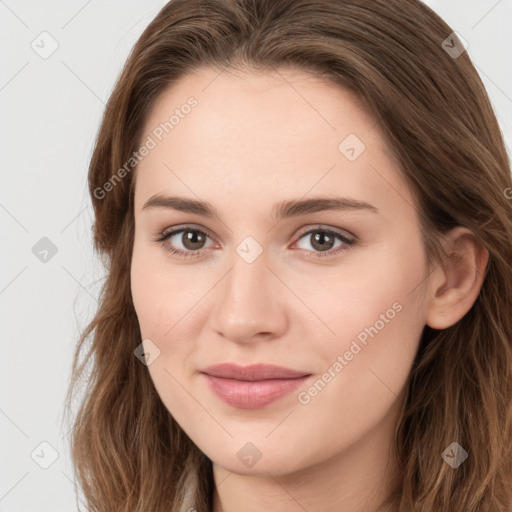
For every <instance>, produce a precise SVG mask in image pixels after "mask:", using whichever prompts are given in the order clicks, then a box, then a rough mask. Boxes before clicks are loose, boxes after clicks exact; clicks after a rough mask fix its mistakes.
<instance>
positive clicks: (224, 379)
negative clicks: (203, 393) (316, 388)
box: [200, 363, 311, 409]
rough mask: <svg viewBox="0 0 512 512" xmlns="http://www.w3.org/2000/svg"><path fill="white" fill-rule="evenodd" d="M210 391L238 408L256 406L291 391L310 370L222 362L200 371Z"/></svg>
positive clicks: (274, 399) (263, 405)
mask: <svg viewBox="0 0 512 512" xmlns="http://www.w3.org/2000/svg"><path fill="white" fill-rule="evenodd" d="M200 373H201V375H203V377H204V378H205V379H206V382H207V384H208V386H209V388H210V390H211V391H212V392H213V393H214V394H215V395H216V396H217V397H218V398H220V399H221V400H223V401H224V402H225V403H227V404H229V405H231V406H233V407H236V408H238V409H259V408H262V407H265V406H266V405H268V404H270V403H272V402H274V401H276V400H278V399H280V398H282V397H284V396H285V395H287V394H289V393H291V392H292V391H294V390H295V389H297V388H298V387H299V386H301V385H302V384H304V382H306V380H307V379H308V378H309V377H311V373H307V372H303V371H297V370H292V369H290V368H285V367H281V366H274V365H267V364H256V365H251V366H239V365H236V364H233V363H223V364H219V365H215V366H210V367H208V368H205V369H204V370H202V371H201V372H200Z"/></svg>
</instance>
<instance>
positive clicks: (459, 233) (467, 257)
mask: <svg viewBox="0 0 512 512" xmlns="http://www.w3.org/2000/svg"><path fill="white" fill-rule="evenodd" d="M443 246H444V250H445V256H444V257H443V260H444V269H443V268H441V267H438V268H436V270H435V271H434V272H433V273H432V275H431V280H430V281H431V286H430V295H429V297H428V306H427V311H426V319H425V323H426V324H427V325H428V326H429V327H432V328H433V329H446V328H447V327H450V326H452V325H454V324H455V323H457V322H458V321H459V320H460V319H461V318H462V317H463V316H464V315H465V314H466V313H467V312H468V311H469V310H470V309H471V306H472V305H473V304H474V302H475V300H476V298H477V297H478V294H479V293H480V289H481V287H482V283H483V280H484V277H485V269H486V266H487V262H488V259H489V252H488V250H487V249H486V248H485V246H484V245H483V243H482V242H481V241H480V239H479V238H478V237H477V236H475V235H474V234H473V233H472V232H471V231H470V230H468V229H466V228H463V227H457V228H454V229H453V230H452V231H450V232H449V233H448V235H447V236H446V238H445V240H444V243H443Z"/></svg>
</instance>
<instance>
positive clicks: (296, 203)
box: [142, 194, 379, 222]
mask: <svg viewBox="0 0 512 512" xmlns="http://www.w3.org/2000/svg"><path fill="white" fill-rule="evenodd" d="M153 208H170V209H173V210H177V211H180V212H186V213H193V214H196V215H202V216H204V217H208V218H213V217H217V218H220V216H219V215H218V212H217V210H216V209H215V207H214V206H213V205H212V204H210V203H208V202H206V201H199V200H197V199H191V198H186V197H177V196H164V195H162V194H155V195H153V196H151V197H150V198H149V199H148V200H147V201H146V202H145V204H144V206H143V207H142V210H146V209H153ZM328 210H337V211H350V210H361V211H369V212H372V213H375V214H379V210H378V208H376V207H375V206H373V205H372V204H370V203H367V202H366V201H359V200H357V199H351V198H347V197H313V198H309V199H291V200H286V201H281V202H279V203H277V204H275V205H274V207H273V208H272V212H271V215H270V219H271V220H272V222H279V221H281V220H283V219H286V218H290V217H297V216H299V215H306V214H308V213H316V212H321V211H328Z"/></svg>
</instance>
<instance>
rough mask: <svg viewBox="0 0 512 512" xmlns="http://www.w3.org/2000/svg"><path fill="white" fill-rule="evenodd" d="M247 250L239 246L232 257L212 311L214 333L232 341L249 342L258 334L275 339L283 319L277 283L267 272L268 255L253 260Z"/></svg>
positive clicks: (263, 253) (270, 272)
mask: <svg viewBox="0 0 512 512" xmlns="http://www.w3.org/2000/svg"><path fill="white" fill-rule="evenodd" d="M246 249H247V246H245V245H244V244H243V243H242V244H240V246H239V247H238V248H237V251H236V253H235V254H234V255H233V259H232V265H231V270H230V271H229V272H228V274H227V276H226V278H225V279H224V280H223V283H222V285H221V287H220V292H219V297H218V303H217V305H216V308H215V329H216V330H217V331H218V332H220V333H222V334H223V335H225V336H226V337H227V338H231V339H233V340H248V339H250V338H251V337H253V336H254V335H256V334H261V333H265V334H267V335H268V334H269V333H271V334H274V335H275V334H276V332H277V331H279V330H280V328H281V327H282V325H281V324H282V320H283V317H284V314H283V311H282V310H281V308H280V307H279V303H280V301H279V295H280V291H279V290H278V288H279V280H278V279H277V278H276V277H275V276H274V274H273V273H272V271H271V270H270V269H269V268H268V264H269V262H268V258H267V253H266V252H261V253H260V254H259V255H258V256H257V257H256V258H255V259H253V260H252V258H251V257H248V255H249V254H250V246H249V251H246ZM244 250H245V252H244ZM253 255H254V253H253Z"/></svg>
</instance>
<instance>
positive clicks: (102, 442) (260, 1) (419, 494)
mask: <svg viewBox="0 0 512 512" xmlns="http://www.w3.org/2000/svg"><path fill="white" fill-rule="evenodd" d="M454 49H455V50H457V49H458V50H459V51H456V52H455V53H454ZM462 50H463V47H461V43H460V41H459V40H458V39H456V37H455V36H454V35H453V34H452V29H451V28H450V27H449V26H448V25H447V24H446V23H445V22H444V21H443V20H442V19H441V18H440V17H439V16H438V15H437V14H435V13H434V12H433V11H432V10H431V9H430V8H428V7H427V6H426V5H424V4H423V3H421V2H420V1H419V0H372V1H365V0H195V1H192V0H172V1H170V2H169V3H168V4H166V5H165V6H164V7H163V8H162V9H161V10H160V12H159V13H158V15H157V16H156V17H155V19H154V20H153V21H152V22H151V23H150V24H149V26H148V27H147V28H146V30H145V31H144V32H143V34H142V35H141V37H140V38H139V40H138V41H137V43H136V44H135V46H134V47H133V49H132V51H131V53H130V55H129V57H128V59H127V61H126V63H125V66H124V68H123V70H122V72H121V73H120V75H119V76H118V79H117V81H116V84H115V87H114V89H113V91H112V93H111V95H110V98H109V100H108V104H107V107H106V110H105V113H104V116H103V119H102V122H101V126H100V129H99V131H98V134H97V139H96V143H95V147H94V151H93V154H92V158H91V161H90V167H89V174H88V185H89V193H90V196H91V200H92V204H93V207H94V214H95V218H94V224H93V235H94V248H95V251H96V252H97V253H98V254H99V255H100V257H101V260H102V262H103V264H104V266H105V267H106V270H107V278H106V281H105V282H104V285H103V288H102V290H101V294H100V298H99V307H98V309H97V311H96V313H95V316H94V317H93V319H92V321H90V323H89V324H88V325H87V327H86V328H85V330H84V331H83V332H82V334H81V337H80V339H79V341H78V343H77V346H76V350H75V354H74V360H73V367H72V378H71V383H70V386H69V389H68V394H67V397H66V412H67V413H68V414H71V416H72V417H73V419H74V421H73V423H72V432H71V435H70V445H71V454H72V460H73V464H74V469H75V474H76V475H77V478H78V480H79V484H80V487H81V490H82V492H83V494H84V496H85V500H86V503H87V510H89V511H91V512H100V511H101V512H119V511H126V512H164V511H165V512H169V511H171V512H186V511H189V510H196V511H198V512H210V511H211V509H212V500H213V498H212V497H213V490H214V481H213V473H212V462H211V461H210V460H209V459H208V458H207V457H206V456H205V455H204V454H203V453H202V452H201V451H200V450H199V449H198V447H197V446H195V445H194V443H193V442H192V441H191V440H190V438H189V437H188V436H187V434H186V433H185V432H184V431H183V430H182V429H181V428H180V427H179V425H178V424H177V423H176V422H175V420H174V419H173V418H172V416H171V415H170V413H169V412H168V410H167V409H166V408H165V407H164V405H163V403H162V401H161V399H160V398H159V395H158V394H157V392H156V390H155V387H154V385H153V383H152V380H151V378H150V375H149V372H148V369H147V367H146V366H145V365H143V364H141V363H140V361H139V360H138V359H137V358H136V357H135V356H134V350H135V348H136V347H137V346H138V345H139V344H140V343H141V332H140V328H139V324H138V320H137V316H136V312H135V310H134V306H133V303H132V297H131V288H130V264H131V257H132V246H133V238H134V212H133V191H134V179H135V171H136V166H134V168H133V170H131V171H132V172H128V171H130V169H128V171H127V172H125V173H123V174H124V175H123V177H122V179H117V178H119V176H120V174H119V172H118V170H119V169H120V168H122V167H123V165H125V164H126V162H127V161H129V159H130V158H131V156H132V155H133V152H134V151H136V150H137V149H138V148H139V147H140V144H141V137H142V128H143V125H144V122H145V120H146V119H147V116H148V113H149V111H150V109H151V108H152V106H153V105H154V104H155V101H156V100H157V98H159V95H160V94H161V93H162V92H163V91H164V90H168V87H170V86H172V84H173V83H175V82H176V81H177V80H178V79H179V78H180V77H183V76H184V75H185V74H186V73H187V72H190V71H193V70H197V69H201V68H204V67H209V68H211V69H215V70H218V71H219V72H221V71H222V70H223V69H238V70H245V71H262V72H265V71H272V70H275V69H279V68H284V67H288V68H290V67H293V68H296V69H299V70H303V71H307V72H309V73H312V74H314V75H315V76H319V77H323V78H325V79H327V80H328V81H330V82H331V83H333V84H335V85H337V86H338V87H341V88H346V89H349V90H350V91H352V92H354V93H355V94H357V96H358V97H359V98H360V99H361V100H362V101H363V102H364V104H365V106H366V107H367V108H368V110H369V111H370V112H372V114H373V115H374V116H375V119H376V120H378V121H377V122H378V123H379V127H380V128H381V133H382V135H383V137H385V140H386V142H387V143H388V145H389V147H390V148H391V150H392V153H393V155H394V158H396V162H397V163H398V169H399V172H400V173H402V175H403V176H404V178H405V179H406V180H407V183H408V185H409V187H410V189H411V191H412V193H413V195H414V198H415V201H416V207H417V210H418V212H419V215H420V220H421V227H422V237H423V241H424V246H425V251H426V254H427V255H428V261H429V265H432V264H434V263H436V262H437V263H438V264H441V265H442V261H443V260H442V257H441V256H442V252H441V251H442V249H441V244H440V240H441V237H442V235H443V234H445V233H446V232H447V231H448V230H450V229H451V228H453V227H455V226H464V227H466V228H468V229H470V230H471V231H472V232H473V233H474V234H475V235H476V236H477V237H478V238H479V239H480V240H481V241H482V243H483V244H484V245H485V247H486V248H487V250H488V251H489V261H488V264H487V267H486V269H485V270H484V271H485V278H484V282H483V285H482V288H481V291H480V293H479V295H478V297H477V299H476V301H475V303H474V304H473V306H472V308H471V309H470V310H469V311H468V313H467V314H466V315H465V316H464V317H463V318H462V319H461V320H460V321H458V322H457V323H456V324H454V325H453V326H451V327H449V328H447V329H443V330H435V329H432V328H430V327H428V326H425V327H424V330H423V333H422V337H421V340H420V345H419V349H418V353H417V357H416V360H415V362H414V364H413V367H412V369H411V373H410V377H409V380H408V383H407V395H406V400H405V402H404V406H403V410H402V414H401V417H400V420H399V422H398V424H397V426H396V432H395V443H394V451H395V455H396V459H397V461H398V464H399V469H400V471H399V474H400V481H399V482H397V485H396V489H397V490H396V492H395V493H393V494H392V495H390V496H389V500H388V505H389V510H392V511H399V512H411V511H422V512H440V511H443V512H446V511H460V510H464V511H465V512H485V511H489V512H491V511H492V512H497V511H505V510H508V509H509V507H510V506H511V504H512V320H511V312H512V199H511V198H512V183H511V176H510V161H509V157H508V155H507V151H506V148H505V145H504V142H503V137H502V133H501V131H500V128H499V125H498V122H497V120H496V116H495V113H494V112H493V109H492V107H491V103H490V101H489V98H488V95H487V93H486V91H485V89H484V86H483V84H482V82H481V80H480V78H479V75H478V73H477V72H476V70H475V68H474V67H473V65H472V63H471V61H470V58H469V56H468V53H467V52H465V51H462ZM460 51H462V53H461V54H460V55H458V54H459V53H460ZM199 108H200V107H199ZM125 170H126V166H125ZM114 175H116V176H117V178H116V181H115V182H114V181H113V177H115V176H114ZM107 182H110V183H111V186H110V187H107V186H106V185H105V184H106V183H107ZM107 190H108V191H107ZM99 191H100V192H101V193H100V192H99ZM105 191H107V192H105ZM84 387H85V390H86V391H85V392H83V389H84ZM78 398H79V407H78V410H77V411H76V412H75V411H73V410H72V409H73V407H72V404H74V403H75V402H76V400H78ZM453 441H456V442H458V443H459V444H460V445H461V446H462V447H463V448H464V449H465V450H466V451H467V452H468V458H467V460H466V461H465V462H464V463H463V464H462V465H461V466H459V467H458V468H457V469H453V468H452V467H450V466H449V465H448V464H447V463H446V462H445V461H444V460H443V458H442V456H441V454H442V452H443V450H445V448H446V447H447V446H449V445H450V443H452V442H453Z"/></svg>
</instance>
